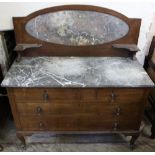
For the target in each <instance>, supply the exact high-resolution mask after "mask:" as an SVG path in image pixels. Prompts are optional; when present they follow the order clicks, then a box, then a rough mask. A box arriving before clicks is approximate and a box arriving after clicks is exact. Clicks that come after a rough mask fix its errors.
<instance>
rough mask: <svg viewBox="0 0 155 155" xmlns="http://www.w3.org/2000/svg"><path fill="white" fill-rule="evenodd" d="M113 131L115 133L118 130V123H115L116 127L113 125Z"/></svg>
mask: <svg viewBox="0 0 155 155" xmlns="http://www.w3.org/2000/svg"><path fill="white" fill-rule="evenodd" d="M113 130H114V131H116V130H118V123H114V125H113Z"/></svg>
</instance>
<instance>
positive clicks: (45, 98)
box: [43, 90, 49, 102]
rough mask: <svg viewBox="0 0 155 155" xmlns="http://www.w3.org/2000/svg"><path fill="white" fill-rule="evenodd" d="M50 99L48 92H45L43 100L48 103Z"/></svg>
mask: <svg viewBox="0 0 155 155" xmlns="http://www.w3.org/2000/svg"><path fill="white" fill-rule="evenodd" d="M48 99H49V96H48V93H47V91H46V90H45V91H44V93H43V100H44V101H45V102H47V101H48Z"/></svg>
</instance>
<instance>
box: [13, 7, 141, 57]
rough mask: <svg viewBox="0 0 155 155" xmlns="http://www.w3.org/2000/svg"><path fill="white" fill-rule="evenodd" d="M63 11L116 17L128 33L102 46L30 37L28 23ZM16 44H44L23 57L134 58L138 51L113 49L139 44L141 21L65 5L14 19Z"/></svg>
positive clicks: (29, 50) (103, 9)
mask: <svg viewBox="0 0 155 155" xmlns="http://www.w3.org/2000/svg"><path fill="white" fill-rule="evenodd" d="M62 10H83V11H96V12H101V13H106V14H109V15H112V16H115V17H117V18H119V19H121V20H123V21H124V22H126V23H127V24H128V26H129V31H128V33H127V34H126V35H125V36H124V37H122V38H120V39H118V40H115V41H112V42H109V43H104V44H100V45H89V46H68V45H60V44H55V43H48V42H45V41H41V40H39V39H37V38H34V37H32V36H30V35H29V34H28V33H27V32H26V30H25V25H26V23H27V22H28V21H29V20H31V19H32V18H34V17H36V16H38V15H42V14H46V13H49V12H57V11H62ZM13 23H14V29H15V36H16V43H17V44H42V47H39V48H35V49H34V48H33V49H32V48H30V49H26V50H24V51H23V52H21V55H22V56H121V57H132V56H133V55H134V54H135V53H136V51H128V50H125V49H116V48H114V47H112V45H113V44H137V41H138V36H139V29H140V24H141V19H133V18H127V17H126V16H124V15H122V14H120V13H118V12H116V11H113V10H110V9H106V8H102V7H97V6H90V5H63V6H56V7H51V8H46V9H43V10H39V11H36V12H34V13H32V14H30V15H28V16H26V17H14V18H13Z"/></svg>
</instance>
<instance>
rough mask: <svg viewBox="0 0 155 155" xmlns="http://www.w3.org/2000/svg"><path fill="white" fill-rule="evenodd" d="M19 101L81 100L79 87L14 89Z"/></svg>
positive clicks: (16, 98)
mask: <svg viewBox="0 0 155 155" xmlns="http://www.w3.org/2000/svg"><path fill="white" fill-rule="evenodd" d="M14 96H15V100H16V101H17V102H32V101H33V102H45V103H46V102H52V101H54V100H62V101H63V100H79V99H80V92H79V91H78V90H77V89H34V88H32V89H14Z"/></svg>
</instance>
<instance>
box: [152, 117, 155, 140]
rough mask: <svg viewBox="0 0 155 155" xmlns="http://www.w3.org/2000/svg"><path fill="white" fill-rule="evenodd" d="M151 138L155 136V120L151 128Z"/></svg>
mask: <svg viewBox="0 0 155 155" xmlns="http://www.w3.org/2000/svg"><path fill="white" fill-rule="evenodd" d="M151 138H152V139H154V138H155V120H154V121H152V128H151Z"/></svg>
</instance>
